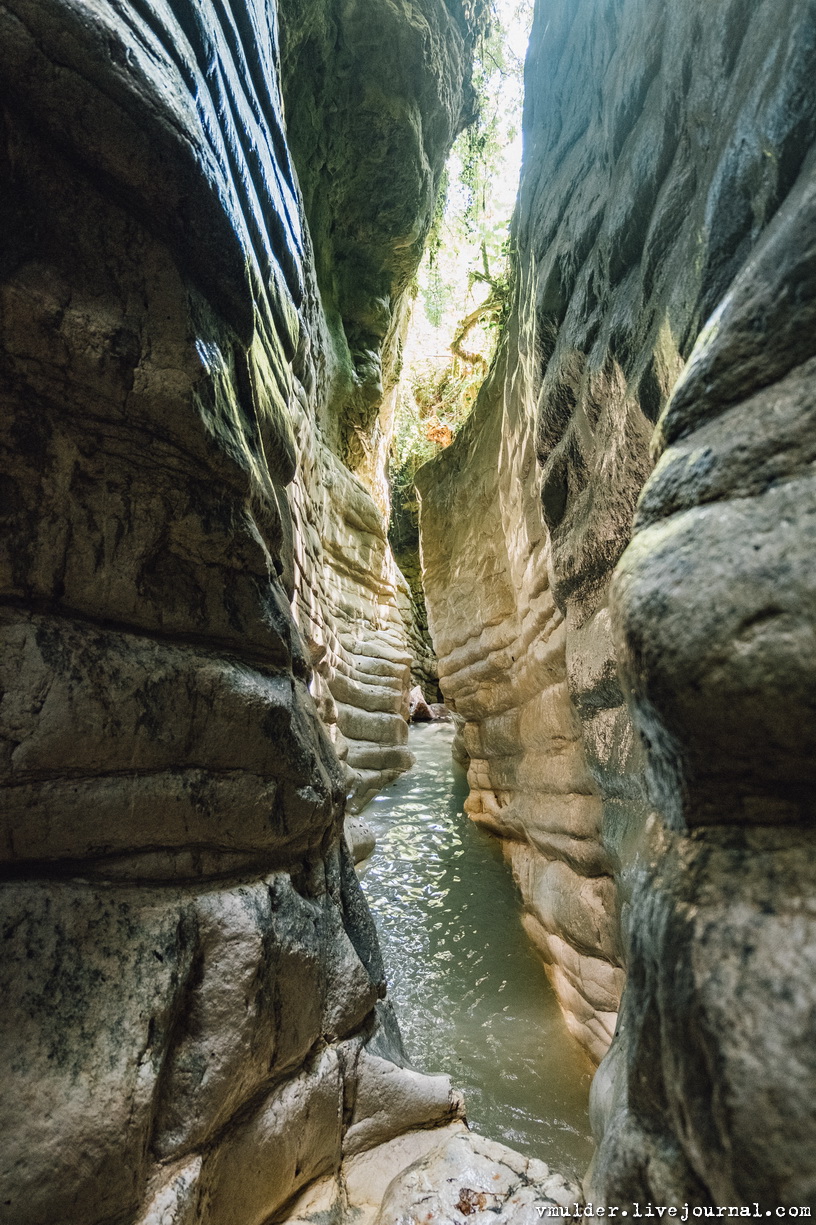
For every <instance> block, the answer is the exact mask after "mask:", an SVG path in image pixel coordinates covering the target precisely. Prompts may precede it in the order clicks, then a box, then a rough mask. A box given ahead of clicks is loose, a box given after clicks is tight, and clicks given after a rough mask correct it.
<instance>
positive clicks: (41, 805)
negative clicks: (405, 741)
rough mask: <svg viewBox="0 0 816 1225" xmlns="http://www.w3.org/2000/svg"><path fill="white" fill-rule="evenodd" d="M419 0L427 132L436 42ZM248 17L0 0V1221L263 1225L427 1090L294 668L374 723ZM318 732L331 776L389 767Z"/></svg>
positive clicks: (397, 1125)
mask: <svg viewBox="0 0 816 1225" xmlns="http://www.w3.org/2000/svg"><path fill="white" fill-rule="evenodd" d="M415 7H416V6H415ZM423 11H424V12H426V16H428V20H429V21H430V20H431V19H432V24H433V29H434V30H435V31H436V32H437V34H438V41H439V43H440V45H443V46H444V47H446V48H447V50H448V53H449V54H448V59H447V60H446V61H444V65H443V62H442V60H441V59H440V58H437V59H435V60H431V61H429V69H428V70H429V72H431V71H432V70H434V71H435V70H436V69H437V68H439V67H440V65H442V66H444V69H445V73H446V76H445V82H444V85H445V89H446V90H447V91H448V95H447V96H448V100H449V103H450V106H449V109H448V111H447V112H446V118H445V119H444V121H441V120H439V117H438V115H437V114H436V113H435V114H434V123H435V124H437V126H439V127H440V128H441V136H440V140H441V141H442V143H444V136H445V132H447V131H448V128H451V127H453V126H455V125H456V123H458V121H459V110H461V106H462V99H463V98H464V96H465V91H464V85H463V80H464V74H465V72H466V58H467V57H466V44H465V35H464V33H463V30H462V28H461V27H460V25H458V24H457V23H456V22H455V21H454V20H453V18H451V17H450V16H449V15H448V13H447V10H446V9H445V8H444V7H443V6H442V5H441V4H436V3H428V5H427V6H425V9H424V10H423ZM275 19H276V14H275V11H274V7H273V6H271V5H255V4H244V3H238V2H237V0H236V3H233V4H221V3H219V4H212V5H211V4H197V3H196V4H193V3H187V2H186V0H178V2H174V3H172V4H164V3H159V0H155V2H152V0H151V2H145V3H142V2H141V0H139V2H137V0H133V3H126V4H119V3H110V4H109V3H106V2H100V0H93V2H91V0H64V2H63V0H36V3H35V2H33V0H9V2H8V3H4V4H2V5H1V6H0V63H2V107H3V128H2V138H0V159H1V160H2V173H0V214H1V215H2V217H3V231H2V238H1V239H0V335H1V336H2V343H1V344H0V395H2V401H3V411H2V446H3V461H2V473H3V476H2V482H3V508H4V512H3V513H4V517H5V521H4V528H5V531H4V536H3V555H2V563H1V566H0V584H2V586H1V587H0V633H2V637H3V642H4V645H3V651H2V673H3V675H2V706H0V717H1V718H2V723H0V744H1V745H2V754H1V755H0V760H1V761H2V772H3V783H4V791H3V809H2V830H3V832H2V844H1V845H2V861H3V873H2V884H0V907H2V912H3V918H2V931H3V935H4V955H3V959H2V996H3V1001H4V1003H3V1009H2V1018H1V1019H0V1028H2V1040H0V1055H1V1056H2V1063H3V1073H2V1079H3V1085H4V1093H3V1105H2V1108H1V1109H2V1116H3V1117H2V1125H0V1126H1V1129H2V1137H3V1141H2V1144H0V1181H2V1196H1V1197H0V1199H1V1200H2V1209H1V1210H0V1212H1V1214H2V1217H3V1220H4V1221H5V1222H8V1223H9V1225H18V1223H19V1225H23V1223H25V1225H41V1223H42V1225H45V1222H49V1223H50V1222H53V1221H55V1220H59V1221H60V1222H64V1223H65V1225H70V1223H71V1222H76V1223H79V1222H81V1223H82V1225H91V1223H98V1225H102V1223H103V1222H110V1221H114V1220H115V1221H117V1222H122V1223H124V1222H134V1223H135V1222H143V1223H144V1225H148V1223H150V1225H157V1223H158V1222H159V1221H161V1222H163V1223H165V1225H166V1223H167V1222H176V1223H177V1225H181V1223H184V1225H189V1223H191V1222H197V1223H199V1225H204V1223H205V1222H206V1223H208V1225H216V1223H217V1222H224V1225H235V1223H236V1222H240V1223H241V1225H243V1223H244V1222H246V1223H247V1225H250V1223H251V1222H257V1223H258V1225H260V1223H261V1222H265V1221H268V1220H270V1219H272V1218H276V1217H281V1216H285V1214H286V1211H287V1205H288V1204H289V1203H290V1201H291V1200H292V1199H293V1197H294V1196H295V1195H296V1194H298V1193H299V1192H300V1191H301V1190H302V1188H303V1187H304V1186H306V1185H307V1184H308V1183H310V1182H311V1181H312V1180H314V1179H315V1178H317V1177H319V1176H322V1175H329V1174H332V1173H333V1172H335V1171H337V1170H338V1169H339V1166H340V1163H341V1160H342V1157H343V1155H344V1154H346V1155H348V1156H351V1155H355V1154H359V1153H361V1152H364V1151H368V1150H370V1149H372V1148H373V1147H375V1146H377V1145H379V1144H381V1143H385V1142H388V1141H390V1140H392V1139H393V1138H394V1137H396V1136H397V1135H399V1134H402V1133H404V1132H406V1131H410V1130H411V1129H414V1128H417V1127H418V1128H427V1127H435V1126H437V1125H439V1124H443V1123H447V1122H448V1121H449V1120H450V1119H451V1118H454V1117H457V1116H458V1115H459V1114H460V1113H461V1104H460V1103H459V1101H458V1099H457V1097H456V1095H455V1094H453V1093H452V1091H451V1088H450V1085H449V1083H448V1082H447V1080H446V1079H445V1078H444V1077H441V1078H438V1077H437V1078H435V1077H424V1076H420V1075H419V1074H417V1073H415V1072H412V1071H411V1070H410V1069H408V1068H406V1067H404V1066H403V1064H404V1060H403V1058H402V1056H401V1053H400V1043H399V1036H398V1032H397V1031H396V1027H395V1023H394V1021H393V1018H392V1017H391V1014H390V1012H389V1009H388V1006H387V1004H386V1003H385V1002H384V1000H383V996H384V990H385V986H384V982H383V971H382V965H381V962H380V958H379V953H378V950H377V943H376V938H375V935H374V931H373V927H372V924H371V920H370V917H369V915H368V911H367V909H366V907H365V905H364V902H363V900H362V896H361V894H360V892H359V887H358V885H357V881H356V877H355V874H354V871H353V867H352V865H351V862H350V857H349V854H348V851H347V849H346V844H345V842H344V841H343V839H342V836H341V825H342V815H343V807H344V798H345V794H346V791H347V790H348V789H349V777H348V775H347V774H344V771H343V768H342V766H341V764H340V763H339V761H338V757H337V754H336V753H335V751H334V748H333V746H332V744H331V740H330V737H329V736H328V735H327V732H326V729H325V727H324V725H323V724H322V723H321V721H320V718H319V712H320V711H321V710H322V713H323V714H324V715H325V716H326V719H327V722H331V719H330V718H329V712H327V710H326V709H325V707H326V705H327V702H328V699H327V698H326V691H327V690H328V691H329V692H330V693H331V697H332V700H333V701H334V702H335V703H336V707H337V712H338V713H337V723H338V725H339V726H341V727H344V728H345V734H346V736H347V739H348V741H349V743H350V744H351V743H352V740H356V741H357V742H358V744H360V743H365V742H370V744H371V745H377V746H381V745H382V743H383V741H384V740H385V739H386V737H385V736H384V735H383V734H382V729H383V726H384V721H386V720H387V721H388V726H389V727H395V726H396V724H397V722H398V721H399V719H400V715H399V709H400V702H401V701H402V698H401V694H402V692H403V690H404V689H407V681H408V657H407V651H406V650H405V637H404V633H402V631H401V628H400V627H401V620H400V616H399V612H398V610H397V608H396V604H395V600H394V589H395V580H394V572H393V563H391V562H389V560H388V556H387V546H386V544H385V534H384V530H383V527H382V516H381V515H380V513H379V511H378V510H377V508H376V505H375V502H374V500H373V499H372V496H371V494H370V492H367V490H366V487H365V485H364V484H363V482H362V481H361V480H360V479H358V478H357V477H355V476H354V475H353V474H351V473H350V471H349V470H348V468H347V467H345V466H344V465H343V464H342V463H341V462H340V459H339V458H338V457H337V456H336V455H334V454H333V453H332V451H331V440H330V439H329V440H328V441H327V439H326V437H325V431H324V430H323V427H322V424H321V422H323V420H324V418H325V417H326V414H327V413H328V412H329V409H328V408H327V404H328V403H329V401H330V399H331V392H332V387H333V382H332V377H331V361H330V360H328V359H327V358H326V356H325V355H326V354H327V353H328V352H330V350H329V348H328V347H326V346H325V345H324V336H325V334H326V332H327V331H328V327H329V325H328V324H327V322H326V320H325V318H324V313H323V309H322V306H321V303H320V294H319V290H318V286H317V284H316V281H315V275H314V266H313V265H314V260H313V253H312V246H311V240H310V238H309V235H308V232H307V229H306V226H305V223H304V215H303V211H302V208H301V205H300V200H299V192H298V187H297V183H296V179H295V175H294V171H293V168H292V165H291V161H290V158H289V153H288V149H287V145H286V140H285V133H284V128H283V120H282V103H281V95H280V89H279V72H278V50H277V33H276V28H275ZM405 37H406V39H408V40H410V39H411V38H415V39H418V40H419V41H420V42H421V41H422V40H423V38H424V28H423V26H422V22H421V20H420V17H419V10H418V9H417V15H416V20H415V21H414V23H413V26H412V29H411V30H410V31H407V32H406V35H405ZM457 74H458V75H457ZM428 88H429V89H430V86H428ZM457 100H458V101H457ZM384 105H386V103H385V102H384ZM457 108H459V109H457ZM445 123H447V124H448V128H446V127H445ZM434 149H436V153H435V154H433V155H431V154H430V153H429V157H431V160H433V157H434V156H435V157H436V158H437V160H438V159H440V158H441V157H442V156H443V155H444V150H443V149H442V147H441V145H439V146H434ZM429 173H430V172H429ZM431 177H432V174H431ZM425 190H426V188H425V186H424V180H423V191H425ZM427 190H428V191H430V187H428V188H427ZM423 199H424V197H423ZM423 207H424V205H422V202H420V206H419V209H418V214H417V217H418V219H417V221H416V225H417V236H416V241H417V242H419V241H420V236H421V230H422V226H423V220H422V218H423V216H424V214H423ZM402 233H403V231H402V229H401V228H400V227H399V226H397V227H395V235H394V237H395V242H396V241H397V240H398V239H399V238H400V237H401V236H402ZM397 245H399V243H398V242H397ZM329 491H331V493H329ZM341 508H342V514H341V513H340V510H341ZM293 605H294V608H295V614H293V612H292V607H293ZM298 621H299V622H300V626H301V627H302V628H303V629H305V630H306V631H307V633H308V637H306V638H305V637H304V635H303V634H302V633H301V630H300V629H299V627H298ZM324 648H325V651H324ZM327 661H328V662H327ZM313 664H316V665H317V667H318V668H322V667H324V665H325V667H326V668H327V669H328V670H329V671H328V677H321V679H320V680H318V681H316V680H315V673H314V671H313V666H312V665H313ZM318 675H319V674H318ZM323 681H325V688H324V687H323V684H322V682H323ZM343 686H345V687H343ZM310 689H314V690H316V695H317V698H318V702H317V704H316V703H315V700H314V698H313V696H312V693H311V692H310ZM341 704H344V705H345V707H346V708H347V711H346V713H345V714H343V716H342V717H343V718H345V720H346V721H345V724H343V723H342V722H341V713H340V708H341ZM402 726H404V724H402ZM400 735H402V733H401V732H399V733H398V734H396V735H395V739H396V741H397V742H398V741H399V736H400ZM338 742H339V738H338ZM341 747H342V746H341ZM398 749H399V744H398V743H397V745H396V748H395V750H394V752H396V751H397V750H398ZM400 751H401V750H400ZM361 753H362V751H361ZM348 756H349V758H350V761H351V764H352V765H353V766H354V768H355V770H357V771H358V772H359V776H360V780H361V781H359V782H358V781H357V780H355V779H352V780H351V782H352V784H353V785H355V786H356V787H357V789H358V791H359V790H365V787H366V786H368V785H369V784H370V782H371V780H372V779H373V778H374V776H375V775H376V776H377V777H378V778H381V777H382V776H383V773H384V772H387V770H391V769H392V768H397V765H404V758H400V760H399V762H397V761H396V760H395V761H394V762H389V763H387V764H386V763H385V762H384V761H383V758H382V756H380V757H378V758H377V759H376V760H373V759H372V760H369V759H368V758H364V757H363V756H362V755H361V756H359V757H358V758H354V757H353V756H352V754H351V750H350V751H349V755H348ZM367 772H368V773H367Z"/></svg>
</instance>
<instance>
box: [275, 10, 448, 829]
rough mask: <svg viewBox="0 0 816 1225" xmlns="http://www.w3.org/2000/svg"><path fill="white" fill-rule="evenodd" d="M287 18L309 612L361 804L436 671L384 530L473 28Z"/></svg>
mask: <svg viewBox="0 0 816 1225" xmlns="http://www.w3.org/2000/svg"><path fill="white" fill-rule="evenodd" d="M281 19H282V85H283V93H284V98H285V102H286V108H287V140H288V143H289V147H290V149H291V152H292V156H293V160H294V163H295V166H296V168H297V172H298V178H299V183H300V186H301V189H302V192H303V201H304V208H305V213H306V217H307V220H308V224H309V232H310V236H311V241H312V244H313V248H314V253H315V271H316V279H317V286H318V293H319V310H318V311H317V312H315V313H313V314H312V316H311V317H310V318H309V320H308V336H309V342H308V343H309V347H310V356H311V362H312V366H313V368H314V377H315V379H316V381H317V383H318V388H319V394H318V395H317V396H314V395H312V396H310V397H307V403H306V404H305V407H304V411H303V412H302V413H300V412H296V413H295V421H296V424H295V431H296V445H297V451H298V456H299V464H298V472H297V475H296V478H295V483H294V494H293V498H292V501H293V505H294V514H295V542H296V543H295V564H296V572H295V576H294V581H295V588H296V607H297V615H298V620H299V623H300V625H301V628H302V629H303V631H304V633H305V635H306V637H307V639H308V640H309V643H310V646H311V649H312V652H313V657H314V660H315V663H316V669H315V671H316V679H315V682H314V691H315V694H316V696H317V698H318V704H319V708H320V712H321V717H322V718H323V720H324V722H325V723H326V725H327V726H328V727H329V729H330V732H331V735H332V738H333V740H334V743H335V747H336V748H337V750H338V752H339V754H340V756H341V757H342V758H343V759H344V760H345V762H346V763H347V766H348V772H347V778H348V786H349V790H350V792H351V808H352V809H353V810H359V809H361V808H362V807H364V805H365V803H366V802H367V800H368V799H370V798H371V796H372V795H373V794H375V793H376V791H378V790H380V789H381V788H382V787H383V786H385V785H386V784H387V783H388V782H390V781H392V780H393V779H394V778H395V777H396V776H397V774H399V773H400V772H401V771H402V770H405V769H406V768H407V766H408V765H409V764H410V762H411V757H410V754H409V753H408V751H407V748H406V747H405V746H406V739H407V725H406V721H405V720H406V716H407V712H408V708H407V694H408V688H409V681H410V677H411V674H413V675H414V676H415V677H416V676H417V675H421V676H423V677H426V676H430V675H431V673H432V671H433V660H432V657H431V653H430V651H429V644H428V641H427V635H424V634H423V632H422V626H421V624H420V617H419V616H418V611H417V608H416V606H415V601H413V600H412V598H411V591H410V588H409V586H408V584H407V582H406V581H405V579H404V578H403V576H402V575H401V573H400V571H399V568H398V567H397V565H396V563H395V561H394V557H393V553H392V551H391V548H390V545H389V543H388V540H387V537H386V524H387V521H388V516H389V510H390V490H389V487H388V479H387V466H388V453H389V448H390V444H391V435H392V428H393V416H394V408H395V397H396V390H397V382H398V379H399V372H400V364H401V353H402V340H403V336H404V332H405V328H406V324H407V319H408V315H407V300H406V298H405V292H406V290H407V289H408V287H409V285H410V284H411V282H412V279H413V276H414V274H415V272H416V268H417V265H418V263H419V260H420V258H421V255H422V251H423V247H424V242H425V236H426V234H427V231H428V228H429V226H430V222H431V217H432V213H433V208H434V202H435V199H436V193H437V188H438V185H439V179H440V176H441V174H442V170H443V167H444V163H445V159H446V156H447V152H448V150H449V148H450V146H451V144H452V142H453V139H454V137H455V136H456V134H457V132H458V130H459V129H460V127H461V126H462V125H463V123H464V122H465V121H466V119H467V118H468V117H469V113H470V107H471V97H470V86H469V77H468V46H469V41H470V38H471V31H472V27H471V26H470V25H469V24H468V21H467V20H466V19H465V16H464V13H463V11H462V10H461V9H460V7H459V6H458V5H456V4H451V5H449V6H446V5H445V4H444V3H442V2H441V0H423V2H422V3H420V4H416V3H410V4H409V3H407V0H398V2H394V0H377V3H375V4H374V5H373V6H372V5H371V4H359V3H357V4H347V3H339V2H337V0H334V2H327V0H309V2H308V3H305V4H304V3H301V2H300V0H298V2H297V3H294V2H292V0H284V2H283V3H282V5H281ZM315 422H316V423H317V426H318V429H317V431H316V430H315ZM432 696H434V695H432Z"/></svg>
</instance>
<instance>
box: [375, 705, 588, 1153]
mask: <svg viewBox="0 0 816 1225" xmlns="http://www.w3.org/2000/svg"><path fill="white" fill-rule="evenodd" d="M452 739H453V729H452V727H451V726H450V725H449V724H439V723H437V724H426V725H425V726H421V725H420V726H417V727H414V728H412V729H411V742H410V747H411V749H412V751H413V752H414V753H415V754H416V759H417V761H416V765H415V766H414V768H413V769H412V770H410V771H409V772H408V773H407V774H404V775H403V776H402V777H401V778H400V779H398V780H397V782H396V783H394V784H393V785H392V786H391V787H389V788H388V790H387V791H385V792H383V793H382V794H381V795H379V796H377V798H376V799H375V800H374V801H373V802H372V803H371V804H370V805H369V807H368V808H367V809H366V813H365V818H366V820H367V821H368V822H369V823H370V824H371V825H372V826H373V827H374V830H375V832H376V835H377V849H376V851H375V853H374V855H373V857H372V860H371V864H370V867H369V868H368V870H367V872H366V873H365V875H364V878H363V888H364V890H365V892H366V895H367V897H368V900H369V904H370V906H371V909H372V911H373V913H374V918H375V921H376V924H377V929H378V931H379V934H380V941H381V944H382V949H383V957H384V959H385V967H386V973H387V976H388V983H389V992H390V995H391V998H392V1000H393V1002H394V1005H395V1008H396V1011H397V1016H398V1017H399V1021H400V1026H401V1029H402V1034H403V1038H404V1040H405V1046H406V1049H407V1052H408V1055H409V1057H410V1058H411V1060H412V1062H413V1063H414V1064H415V1066H416V1067H418V1068H420V1069H421V1070H422V1071H425V1072H447V1073H449V1075H450V1076H451V1077H452V1078H453V1080H454V1083H455V1084H456V1085H457V1086H458V1087H459V1088H461V1089H463V1090H464V1093H465V1103H466V1107H467V1115H468V1121H469V1123H470V1125H471V1127H473V1129H474V1130H475V1131H478V1132H481V1133H482V1134H483V1135H486V1136H489V1137H490V1138H491V1139H494V1140H500V1141H502V1142H503V1143H505V1144H508V1145H510V1147H511V1148H515V1149H518V1150H519V1151H520V1152H523V1153H526V1154H527V1155H529V1156H535V1157H540V1158H542V1159H543V1160H544V1161H546V1162H548V1163H549V1164H550V1165H551V1166H552V1168H553V1169H555V1170H557V1171H558V1172H559V1173H565V1174H567V1173H573V1174H577V1175H581V1174H583V1173H584V1172H585V1170H586V1167H587V1164H588V1163H589V1159H590V1157H591V1155H592V1141H591V1139H590V1134H589V1119H588V1114H587V1098H588V1093H589V1082H590V1078H591V1069H590V1066H589V1064H588V1062H587V1060H586V1058H585V1056H584V1055H583V1053H582V1051H581V1050H580V1049H579V1048H578V1046H577V1044H576V1043H575V1041H574V1039H573V1038H572V1037H571V1036H570V1034H569V1033H568V1031H567V1029H566V1026H565V1025H564V1021H563V1019H562V1016H561V1013H560V1011H559V1008H558V1005H557V1003H556V1001H555V997H554V995H553V993H552V990H551V988H550V986H549V983H548V982H547V979H546V976H545V974H544V971H543V969H542V966H541V963H540V962H539V960H538V959H537V957H536V955H535V954H534V952H533V950H532V948H531V946H530V944H529V942H528V940H527V937H526V936H525V934H524V931H523V929H522V927H521V922H520V912H521V904H520V899H519V895H518V892H517V890H516V887H515V885H514V883H513V879H512V876H511V874H510V871H509V869H508V867H507V865H506V864H505V862H504V859H503V857H502V853H501V848H500V846H499V844H498V842H497V840H496V839H495V838H493V837H491V836H490V835H489V834H486V833H485V832H484V831H483V830H480V829H479V828H478V826H476V825H474V823H473V822H472V821H470V820H469V819H468V818H467V817H466V816H465V815H464V812H463V808H462V806H463V804H464V801H465V798H466V796H467V783H466V781H465V774H464V771H463V770H462V769H461V768H460V767H459V766H457V765H456V763H455V762H453V761H452V758H451V742H452Z"/></svg>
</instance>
